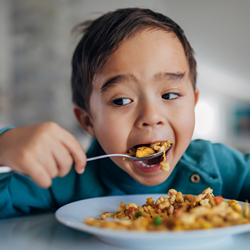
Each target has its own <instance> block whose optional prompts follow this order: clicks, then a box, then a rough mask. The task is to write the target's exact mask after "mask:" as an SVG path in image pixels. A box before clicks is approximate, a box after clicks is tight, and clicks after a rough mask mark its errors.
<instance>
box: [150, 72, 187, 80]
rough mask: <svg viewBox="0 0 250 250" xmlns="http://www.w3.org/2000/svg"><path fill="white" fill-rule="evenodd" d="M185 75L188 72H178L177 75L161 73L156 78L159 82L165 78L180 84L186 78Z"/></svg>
mask: <svg viewBox="0 0 250 250" xmlns="http://www.w3.org/2000/svg"><path fill="white" fill-rule="evenodd" d="M185 73H186V72H182V73H181V72H177V73H169V72H159V73H157V74H156V75H155V76H154V78H155V80H157V81H160V80H162V79H164V78H165V79H167V80H170V81H172V82H180V81H181V80H182V79H183V78H184V76H185Z"/></svg>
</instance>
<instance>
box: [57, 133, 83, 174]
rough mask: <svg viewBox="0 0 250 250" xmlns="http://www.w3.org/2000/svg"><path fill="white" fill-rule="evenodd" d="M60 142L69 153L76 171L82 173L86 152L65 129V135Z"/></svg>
mask: <svg viewBox="0 0 250 250" xmlns="http://www.w3.org/2000/svg"><path fill="white" fill-rule="evenodd" d="M61 142H62V143H63V145H64V146H65V147H66V148H67V150H68V151H69V153H70V154H71V156H72V158H73V161H74V163H75V170H76V172H77V173H79V174H81V173H83V171H84V169H85V166H86V154H85V152H84V150H83V148H82V146H81V145H80V143H79V142H78V141H77V140H76V139H75V137H74V136H73V135H71V134H70V133H68V132H67V131H65V137H63V139H62V140H61Z"/></svg>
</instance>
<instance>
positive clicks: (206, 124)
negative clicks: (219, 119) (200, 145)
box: [194, 100, 217, 140]
mask: <svg viewBox="0 0 250 250" xmlns="http://www.w3.org/2000/svg"><path fill="white" fill-rule="evenodd" d="M195 116H196V117H195V132H194V138H201V139H206V140H213V139H216V136H217V131H216V112H215V107H214V105H212V103H210V102H207V101H204V100H200V101H198V103H197V105H196V108H195Z"/></svg>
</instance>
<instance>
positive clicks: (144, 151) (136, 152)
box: [128, 140, 172, 172]
mask: <svg viewBox="0 0 250 250" xmlns="http://www.w3.org/2000/svg"><path fill="white" fill-rule="evenodd" d="M171 145H172V141H170V140H168V141H166V142H158V143H152V144H143V145H142V144H141V145H137V146H135V147H133V148H132V149H131V150H129V152H128V154H129V155H131V156H136V157H144V156H147V155H152V154H155V153H157V152H160V151H162V152H164V154H163V155H160V156H157V157H155V158H151V159H148V160H142V161H134V163H135V165H136V166H137V167H138V168H139V169H141V170H142V171H144V172H155V171H158V170H159V169H161V170H162V171H166V172H167V171H169V169H170V167H169V163H168V162H166V158H168V154H169V151H170V149H171Z"/></svg>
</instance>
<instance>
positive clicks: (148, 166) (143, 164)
mask: <svg viewBox="0 0 250 250" xmlns="http://www.w3.org/2000/svg"><path fill="white" fill-rule="evenodd" d="M138 163H140V164H141V165H142V166H143V167H147V168H152V167H155V166H156V165H157V164H153V165H147V164H145V163H144V162H143V161H139V162H138Z"/></svg>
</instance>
